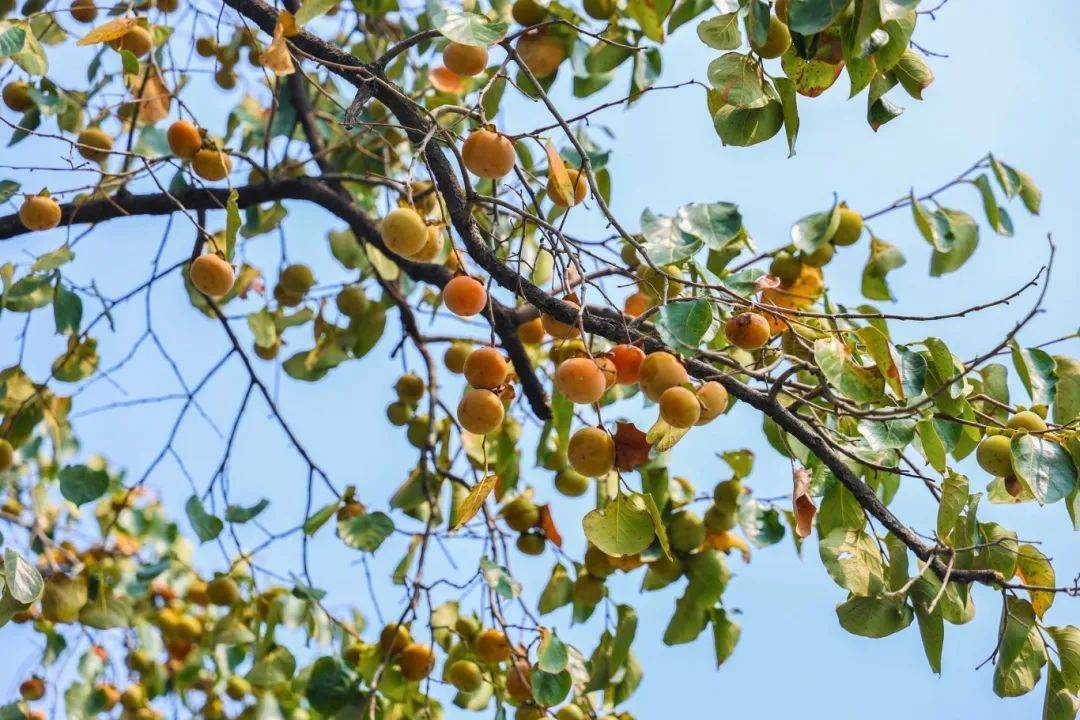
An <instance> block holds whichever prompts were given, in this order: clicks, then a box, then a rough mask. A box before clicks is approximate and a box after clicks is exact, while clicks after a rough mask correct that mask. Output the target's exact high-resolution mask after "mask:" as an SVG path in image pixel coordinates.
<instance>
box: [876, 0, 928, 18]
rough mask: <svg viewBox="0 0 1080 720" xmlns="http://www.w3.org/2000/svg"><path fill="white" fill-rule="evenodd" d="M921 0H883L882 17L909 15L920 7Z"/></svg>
mask: <svg viewBox="0 0 1080 720" xmlns="http://www.w3.org/2000/svg"><path fill="white" fill-rule="evenodd" d="M919 2H920V0H881V19H882V20H895V19H896V18H902V17H907V16H909V15H911V14H912V13H913V11H914V10H915V8H917V7H918V5H919Z"/></svg>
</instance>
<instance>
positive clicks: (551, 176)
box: [545, 140, 574, 207]
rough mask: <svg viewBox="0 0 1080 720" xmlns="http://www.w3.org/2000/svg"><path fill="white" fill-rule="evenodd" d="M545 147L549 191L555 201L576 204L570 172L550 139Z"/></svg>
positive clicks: (563, 203) (564, 204) (564, 205)
mask: <svg viewBox="0 0 1080 720" xmlns="http://www.w3.org/2000/svg"><path fill="white" fill-rule="evenodd" d="M545 149H546V151H547V161H548V185H547V187H548V193H549V194H550V195H551V196H552V198H551V199H552V201H553V202H555V203H556V204H558V205H562V206H563V207H569V206H571V205H573V204H574V186H573V184H571V182H570V174H569V173H567V172H566V165H565V164H564V163H563V160H562V158H561V157H559V151H558V150H556V149H555V146H554V145H552V144H551V141H550V140H548V141H547V147H546V148H545Z"/></svg>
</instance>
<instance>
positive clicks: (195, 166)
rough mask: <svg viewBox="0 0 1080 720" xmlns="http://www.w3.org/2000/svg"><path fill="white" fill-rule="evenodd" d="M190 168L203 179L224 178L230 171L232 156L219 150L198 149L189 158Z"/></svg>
mask: <svg viewBox="0 0 1080 720" xmlns="http://www.w3.org/2000/svg"><path fill="white" fill-rule="evenodd" d="M191 169H192V170H194V171H195V174H196V175H198V176H199V177H201V178H202V179H203V180H210V181H211V182H216V181H218V180H224V179H225V178H226V177H228V175H229V173H231V172H232V158H230V157H229V156H228V155H226V154H225V153H223V152H221V151H220V150H209V149H203V150H199V151H198V152H196V153H195V156H194V157H193V158H192V160H191Z"/></svg>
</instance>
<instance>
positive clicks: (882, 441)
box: [858, 418, 915, 450]
mask: <svg viewBox="0 0 1080 720" xmlns="http://www.w3.org/2000/svg"><path fill="white" fill-rule="evenodd" d="M858 429H859V434H860V435H862V436H863V437H864V438H866V442H867V443H868V444H869V445H870V448H871V449H872V450H902V449H903V448H905V447H907V446H908V444H910V443H911V441H912V440H913V439H915V420H912V419H911V418H902V419H900V420H863V421H861V422H860V423H859V426H858Z"/></svg>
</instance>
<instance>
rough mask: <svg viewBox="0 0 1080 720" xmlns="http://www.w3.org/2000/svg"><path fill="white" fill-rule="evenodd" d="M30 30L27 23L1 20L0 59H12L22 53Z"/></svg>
mask: <svg viewBox="0 0 1080 720" xmlns="http://www.w3.org/2000/svg"><path fill="white" fill-rule="evenodd" d="M29 30H30V27H29V26H28V25H27V24H26V23H25V22H13V21H11V20H0V57H12V56H13V55H18V54H19V53H20V52H22V50H23V48H24V47H25V46H26V37H27V35H29Z"/></svg>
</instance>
